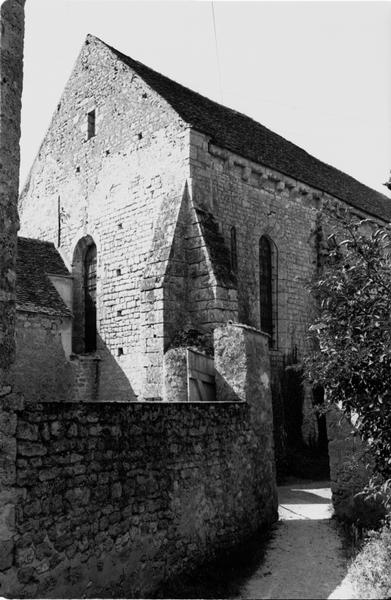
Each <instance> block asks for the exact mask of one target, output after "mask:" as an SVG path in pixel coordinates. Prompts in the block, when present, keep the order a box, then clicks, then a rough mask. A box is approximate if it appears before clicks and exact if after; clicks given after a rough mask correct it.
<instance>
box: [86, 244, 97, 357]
mask: <svg viewBox="0 0 391 600" xmlns="http://www.w3.org/2000/svg"><path fill="white" fill-rule="evenodd" d="M84 277H85V279H84V294H85V295H84V298H85V300H84V302H85V304H84V311H85V347H86V352H94V351H95V350H96V246H95V244H93V245H91V246H89V248H88V250H87V252H86V256H85V259H84Z"/></svg>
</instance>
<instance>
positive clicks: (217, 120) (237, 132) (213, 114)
mask: <svg viewBox="0 0 391 600" xmlns="http://www.w3.org/2000/svg"><path fill="white" fill-rule="evenodd" d="M91 37H93V36H91ZM102 43H104V42H102ZM108 47H109V48H110V50H111V51H112V52H113V53H114V54H115V55H116V56H117V57H118V58H119V59H120V60H121V61H123V62H124V63H125V64H126V65H128V66H129V67H130V68H131V69H132V70H133V71H134V72H136V73H137V74H138V75H139V76H140V77H141V78H142V79H143V80H144V81H145V82H146V83H147V84H148V85H149V86H150V87H151V88H153V89H154V90H155V91H156V92H157V93H158V94H159V95H160V96H162V98H164V99H165V100H166V101H167V102H168V103H169V104H170V105H171V106H172V108H173V109H174V110H175V111H176V112H177V113H178V114H179V116H180V117H181V118H182V119H183V120H184V121H185V122H186V123H188V124H189V125H191V126H192V127H194V128H195V129H196V130H197V131H200V132H201V133H204V134H206V135H208V136H210V137H211V141H212V143H214V144H216V145H218V146H221V147H223V148H226V149H227V150H230V151H232V152H234V153H235V154H239V155H241V156H243V157H245V158H248V159H250V160H252V161H254V162H256V163H260V164H262V165H265V166H267V167H270V168H271V169H275V170H276V171H279V172H280V173H283V174H285V175H288V176H290V177H293V178H294V179H297V180H299V181H301V182H302V183H306V184H308V185H310V186H312V187H314V188H317V189H318V190H321V191H324V192H328V193H329V194H331V195H333V196H335V197H337V198H339V199H341V200H344V201H345V202H347V203H348V204H350V205H351V206H353V207H356V208H358V209H360V210H363V211H365V212H367V213H369V214H371V215H373V216H376V217H380V218H381V219H384V220H386V221H390V220H391V200H390V199H389V198H387V196H385V195H383V194H380V193H379V192H376V191H375V190H373V189H371V188H369V187H368V186H366V185H364V184H362V183H360V182H359V181H357V180H356V179H354V178H353V177H350V175H346V173H343V172H342V171H339V170H338V169H336V168H334V167H332V166H330V165H328V164H326V163H324V162H322V161H320V160H318V159H317V158H315V157H313V156H311V155H310V154H308V153H307V152H306V151H305V150H303V149H302V148H299V147H298V146H296V145H295V144H292V143H291V142H289V141H288V140H286V139H284V138H283V137H281V136H280V135H278V134H276V133H274V132H273V131H271V130H270V129H267V127H264V126H263V125H261V124H260V123H257V122H256V121H254V120H253V119H251V118H250V117H247V116H246V115H243V114H241V113H239V112H236V111H235V110H232V109H230V108H227V107H226V106H222V105H221V104H217V103H216V102H213V101H212V100H209V99H208V98H205V97H204V96H201V95H200V94H198V93H197V92H193V91H192V90H190V89H188V88H186V87H184V86H183V85H180V84H179V83H176V82H175V81H173V80H171V79H169V78H168V77H165V76H164V75H161V74H160V73H157V72H156V71H154V70H152V69H150V68H149V67H147V66H145V65H143V64H142V63H140V62H138V61H136V60H133V59H131V58H129V57H128V56H125V55H124V54H122V53H121V52H119V51H118V50H116V49H115V48H112V47H111V46H108Z"/></svg>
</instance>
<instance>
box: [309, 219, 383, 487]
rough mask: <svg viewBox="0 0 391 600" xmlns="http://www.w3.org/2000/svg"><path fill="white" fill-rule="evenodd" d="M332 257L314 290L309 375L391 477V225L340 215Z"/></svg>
mask: <svg viewBox="0 0 391 600" xmlns="http://www.w3.org/2000/svg"><path fill="white" fill-rule="evenodd" d="M336 219H337V222H336V225H337V227H336V229H337V231H338V232H339V234H338V237H340V241H337V239H336V237H335V236H330V237H329V238H328V245H329V250H328V257H327V259H326V261H325V264H324V265H323V268H322V270H321V272H320V274H319V275H318V276H317V278H316V279H315V280H314V281H313V282H312V284H311V292H312V294H313V296H314V297H315V299H316V301H317V307H318V312H317V316H316V318H315V320H314V323H313V325H312V326H311V328H310V331H311V335H312V337H313V342H314V345H313V348H314V350H313V351H312V352H310V353H309V355H308V356H307V358H306V360H305V371H306V375H307V376H308V377H309V378H310V380H312V381H313V383H314V384H315V385H321V386H323V388H324V390H325V398H326V408H327V405H332V404H336V405H338V406H339V407H340V408H341V409H342V411H343V412H344V413H345V414H346V415H347V416H348V417H349V418H351V419H352V420H353V422H354V425H355V427H356V429H357V431H358V432H359V434H360V435H361V437H362V438H363V439H364V440H365V441H366V442H367V444H368V445H369V447H370V449H371V454H373V457H374V460H375V471H376V472H377V473H378V474H379V475H381V476H382V478H385V479H388V478H390V477H391V253H390V250H391V226H390V225H387V226H380V225H378V224H376V223H375V222H372V221H370V220H365V221H358V220H357V219H354V218H353V217H352V216H349V215H345V216H342V217H338V218H337V217H336Z"/></svg>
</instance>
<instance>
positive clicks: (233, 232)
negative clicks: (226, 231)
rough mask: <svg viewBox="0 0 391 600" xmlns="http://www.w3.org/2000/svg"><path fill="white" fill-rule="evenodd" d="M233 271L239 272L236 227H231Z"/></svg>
mask: <svg viewBox="0 0 391 600" xmlns="http://www.w3.org/2000/svg"><path fill="white" fill-rule="evenodd" d="M231 269H232V271H233V272H234V273H237V272H238V249H237V243H236V227H231Z"/></svg>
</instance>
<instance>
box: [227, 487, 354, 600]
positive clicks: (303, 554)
mask: <svg viewBox="0 0 391 600" xmlns="http://www.w3.org/2000/svg"><path fill="white" fill-rule="evenodd" d="M278 496H279V502H280V505H279V515H280V521H279V522H278V524H277V525H276V530H275V532H274V535H273V538H272V540H271V541H270V545H269V547H268V550H267V553H266V557H265V560H264V561H263V562H262V565H261V566H260V567H259V569H258V570H257V571H256V572H255V573H254V575H253V576H252V577H251V578H250V579H249V580H248V581H247V583H246V584H245V585H244V587H243V588H242V590H241V593H240V595H239V596H237V599H238V600H239V598H241V599H247V598H248V599H250V598H259V599H283V598H300V599H306V598H308V599H310V598H330V599H337V598H341V599H348V598H354V594H353V590H352V587H351V584H350V582H349V581H348V580H347V578H346V570H347V569H346V560H345V558H344V555H343V550H342V543H341V539H340V537H339V536H338V533H337V531H336V528H335V524H334V521H331V520H330V519H331V516H332V504H331V490H330V487H329V483H328V482H308V481H307V482H299V483H298V482H295V483H292V484H290V485H284V486H282V487H280V488H279V490H278Z"/></svg>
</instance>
